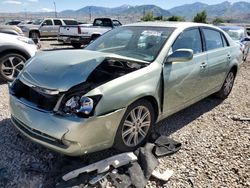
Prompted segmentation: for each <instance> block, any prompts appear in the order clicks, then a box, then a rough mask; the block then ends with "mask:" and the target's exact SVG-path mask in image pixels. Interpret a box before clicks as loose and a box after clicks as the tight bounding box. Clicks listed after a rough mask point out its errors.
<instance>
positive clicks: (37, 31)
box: [29, 29, 41, 38]
mask: <svg viewBox="0 0 250 188" xmlns="http://www.w3.org/2000/svg"><path fill="white" fill-rule="evenodd" d="M32 32H36V33H38V35H39V38H40V37H41V34H40V31H39V30H37V29H32V30H30V31H29V38H31V33H32Z"/></svg>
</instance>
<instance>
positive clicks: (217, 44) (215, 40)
mask: <svg viewBox="0 0 250 188" xmlns="http://www.w3.org/2000/svg"><path fill="white" fill-rule="evenodd" d="M203 33H204V36H205V42H206V49H207V50H214V49H217V48H223V41H222V38H221V33H220V32H219V31H216V30H213V29H203Z"/></svg>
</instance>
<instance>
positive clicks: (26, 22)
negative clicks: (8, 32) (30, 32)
mask: <svg viewBox="0 0 250 188" xmlns="http://www.w3.org/2000/svg"><path fill="white" fill-rule="evenodd" d="M32 23H33V21H32V20H22V21H21V22H20V23H19V24H18V25H24V24H32Z"/></svg>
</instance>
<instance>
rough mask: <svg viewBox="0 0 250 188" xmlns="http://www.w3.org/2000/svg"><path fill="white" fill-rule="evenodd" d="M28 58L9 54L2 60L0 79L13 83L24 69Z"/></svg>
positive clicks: (0, 61) (0, 62) (0, 63)
mask: <svg viewBox="0 0 250 188" xmlns="http://www.w3.org/2000/svg"><path fill="white" fill-rule="evenodd" d="M25 62H26V58H25V57H24V56H23V55H21V54H17V53H8V54H5V55H3V57H1V58H0V78H1V79H2V80H4V81H10V82H11V81H13V80H14V79H15V78H16V77H17V76H18V74H19V73H20V72H21V70H22V69H23V67H24V65H25Z"/></svg>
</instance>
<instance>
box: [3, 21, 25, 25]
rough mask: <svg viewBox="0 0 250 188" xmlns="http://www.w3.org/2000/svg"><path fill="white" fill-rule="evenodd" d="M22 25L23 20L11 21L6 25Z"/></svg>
mask: <svg viewBox="0 0 250 188" xmlns="http://www.w3.org/2000/svg"><path fill="white" fill-rule="evenodd" d="M20 23H21V20H11V21H8V22H6V23H5V25H18V24H20Z"/></svg>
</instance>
